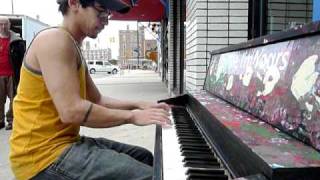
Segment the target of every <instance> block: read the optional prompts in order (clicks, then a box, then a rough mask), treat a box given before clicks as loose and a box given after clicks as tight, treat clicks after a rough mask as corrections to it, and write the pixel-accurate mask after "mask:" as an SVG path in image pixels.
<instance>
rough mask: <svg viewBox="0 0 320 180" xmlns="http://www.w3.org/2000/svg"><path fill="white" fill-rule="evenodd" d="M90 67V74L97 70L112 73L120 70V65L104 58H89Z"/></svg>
mask: <svg viewBox="0 0 320 180" xmlns="http://www.w3.org/2000/svg"><path fill="white" fill-rule="evenodd" d="M88 69H89V72H90V74H94V73H96V72H107V73H111V74H117V73H118V72H119V71H120V68H119V66H116V65H113V64H111V63H110V62H109V61H102V60H89V61H88Z"/></svg>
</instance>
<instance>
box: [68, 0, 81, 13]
mask: <svg viewBox="0 0 320 180" xmlns="http://www.w3.org/2000/svg"><path fill="white" fill-rule="evenodd" d="M68 4H69V8H70V9H71V10H72V11H77V10H78V9H79V7H80V3H79V0H68Z"/></svg>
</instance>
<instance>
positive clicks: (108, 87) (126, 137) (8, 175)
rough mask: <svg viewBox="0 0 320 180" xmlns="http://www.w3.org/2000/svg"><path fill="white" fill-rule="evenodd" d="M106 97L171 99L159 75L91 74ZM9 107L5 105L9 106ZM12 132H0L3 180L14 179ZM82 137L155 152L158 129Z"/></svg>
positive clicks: (104, 131)
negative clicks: (131, 145)
mask: <svg viewBox="0 0 320 180" xmlns="http://www.w3.org/2000/svg"><path fill="white" fill-rule="evenodd" d="M91 77H92V78H93V80H94V82H95V84H96V85H97V87H98V88H99V90H100V92H101V93H102V94H103V95H106V96H111V97H113V98H117V99H123V100H144V101H157V100H159V99H164V98H168V91H167V88H166V87H165V85H164V83H162V82H161V79H160V77H159V75H158V74H157V73H155V72H154V71H143V70H124V71H122V72H120V73H118V74H115V75H111V74H103V73H97V74H93V75H91ZM7 106H8V104H7V105H6V107H7ZM10 132H11V131H6V130H4V129H1V130H0V142H1V144H2V146H1V151H0V152H1V153H0V179H1V180H12V179H13V178H14V177H13V175H12V172H11V169H10V165H9V159H8V156H9V137H10ZM80 134H81V135H86V136H91V137H105V138H109V139H113V140H117V141H121V142H124V143H129V144H135V145H139V146H143V147H145V148H147V149H149V150H150V151H152V152H153V148H154V136H155V126H154V125H152V126H145V127H137V126H133V125H123V126H119V127H114V128H108V129H91V128H85V127H82V128H81V130H80Z"/></svg>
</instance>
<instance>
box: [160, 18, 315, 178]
mask: <svg viewBox="0 0 320 180" xmlns="http://www.w3.org/2000/svg"><path fill="white" fill-rule="evenodd" d="M203 87H204V88H203V90H199V91H190V92H188V93H187V94H184V95H181V96H178V97H174V98H170V99H165V100H161V101H160V102H167V103H169V104H171V105H173V108H172V115H171V116H172V121H173V126H172V127H166V128H162V127H159V126H158V127H157V128H156V143H155V152H154V154H155V161H154V180H180V179H181V180H182V179H183V180H184V179H188V180H208V179H238V180H240V179H261V180H265V179H270V180H274V179H276V180H295V179H297V180H300V179H303V180H307V179H308V180H309V179H315V180H316V179H320V24H319V23H311V24H308V25H305V26H299V27H296V28H294V29H289V30H287V31H285V32H281V33H277V34H272V35H268V36H264V37H261V38H258V39H254V40H250V41H248V42H245V43H241V44H237V45H233V46H230V47H227V48H224V49H220V50H216V51H213V52H212V53H211V59H210V62H209V66H208V70H207V76H206V80H205V84H204V86H203Z"/></svg>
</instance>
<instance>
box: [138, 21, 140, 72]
mask: <svg viewBox="0 0 320 180" xmlns="http://www.w3.org/2000/svg"><path fill="white" fill-rule="evenodd" d="M137 54H138V55H137V59H138V69H139V64H140V63H139V56H140V43H139V21H137Z"/></svg>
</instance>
